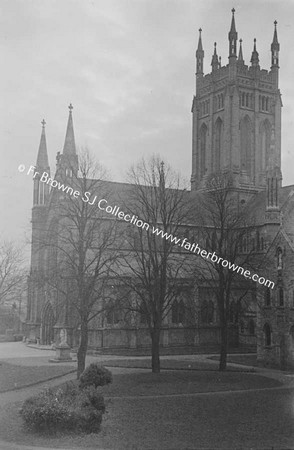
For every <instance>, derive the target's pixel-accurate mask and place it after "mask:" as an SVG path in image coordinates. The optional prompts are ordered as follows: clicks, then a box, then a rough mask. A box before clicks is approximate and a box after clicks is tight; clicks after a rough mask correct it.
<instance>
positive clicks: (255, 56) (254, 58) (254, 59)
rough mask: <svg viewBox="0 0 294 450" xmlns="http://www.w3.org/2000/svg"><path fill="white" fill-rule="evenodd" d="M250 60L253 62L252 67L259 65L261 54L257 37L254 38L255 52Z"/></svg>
mask: <svg viewBox="0 0 294 450" xmlns="http://www.w3.org/2000/svg"><path fill="white" fill-rule="evenodd" d="M250 62H251V65H252V67H258V66H259V54H258V51H257V50H256V39H255V38H254V45H253V52H252V55H251V60H250Z"/></svg>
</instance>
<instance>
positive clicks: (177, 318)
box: [172, 300, 185, 324]
mask: <svg viewBox="0 0 294 450" xmlns="http://www.w3.org/2000/svg"><path fill="white" fill-rule="evenodd" d="M184 321H185V303H184V302H183V300H180V301H179V302H178V301H177V300H174V302H173V304H172V323H174V324H179V323H182V324H183V323H184Z"/></svg>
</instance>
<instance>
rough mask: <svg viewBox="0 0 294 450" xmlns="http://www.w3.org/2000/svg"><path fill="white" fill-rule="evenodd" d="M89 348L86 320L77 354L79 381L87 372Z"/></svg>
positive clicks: (83, 323)
mask: <svg viewBox="0 0 294 450" xmlns="http://www.w3.org/2000/svg"><path fill="white" fill-rule="evenodd" d="M87 348H88V322H87V321H86V320H82V322H81V338H80V345H79V349H78V353H77V359H78V368H77V379H79V378H80V376H81V374H82V373H83V372H84V370H85V366H86V355H87Z"/></svg>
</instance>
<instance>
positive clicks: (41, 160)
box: [33, 119, 50, 206]
mask: <svg viewBox="0 0 294 450" xmlns="http://www.w3.org/2000/svg"><path fill="white" fill-rule="evenodd" d="M41 123H42V132H41V139H40V145H39V150H38V156H37V162H36V169H35V170H36V172H35V174H34V177H33V182H34V189H33V205H34V206H44V205H46V204H47V200H48V198H49V191H50V189H49V185H48V184H46V183H43V182H40V178H41V175H42V174H43V173H44V172H46V173H47V174H48V176H50V167H49V162H48V153H47V144H46V133H45V125H46V122H45V120H44V119H43V120H42V122H41Z"/></svg>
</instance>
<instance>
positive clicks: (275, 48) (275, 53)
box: [271, 20, 280, 68]
mask: <svg viewBox="0 0 294 450" xmlns="http://www.w3.org/2000/svg"><path fill="white" fill-rule="evenodd" d="M277 23H278V22H277V21H276V20H275V21H274V25H275V29H274V37H273V42H272V45H271V53H272V68H273V67H277V68H278V67H279V51H280V44H279V42H278V35H277Z"/></svg>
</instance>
